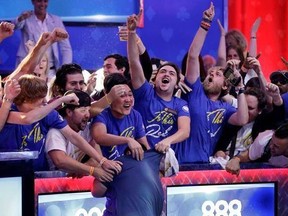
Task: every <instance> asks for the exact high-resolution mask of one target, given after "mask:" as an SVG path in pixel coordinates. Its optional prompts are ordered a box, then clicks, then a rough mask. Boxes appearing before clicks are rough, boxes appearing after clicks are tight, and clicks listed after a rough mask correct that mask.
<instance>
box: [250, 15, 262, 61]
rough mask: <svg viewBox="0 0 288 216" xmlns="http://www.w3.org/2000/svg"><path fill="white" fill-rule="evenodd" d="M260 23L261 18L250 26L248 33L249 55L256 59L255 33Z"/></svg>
mask: <svg viewBox="0 0 288 216" xmlns="http://www.w3.org/2000/svg"><path fill="white" fill-rule="evenodd" d="M260 23H261V18H260V17H258V18H257V19H256V20H255V22H254V23H253V25H252V28H251V32H250V45H249V55H250V56H251V57H256V55H257V31H258V28H259V26H260Z"/></svg>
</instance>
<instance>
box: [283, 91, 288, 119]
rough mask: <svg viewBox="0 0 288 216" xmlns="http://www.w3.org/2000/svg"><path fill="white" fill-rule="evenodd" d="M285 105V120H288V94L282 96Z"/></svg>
mask: <svg viewBox="0 0 288 216" xmlns="http://www.w3.org/2000/svg"><path fill="white" fill-rule="evenodd" d="M282 99H283V104H284V108H285V119H287V118H288V93H285V94H282Z"/></svg>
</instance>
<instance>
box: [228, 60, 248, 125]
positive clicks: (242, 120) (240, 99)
mask: <svg viewBox="0 0 288 216" xmlns="http://www.w3.org/2000/svg"><path fill="white" fill-rule="evenodd" d="M228 62H229V64H230V65H231V67H232V68H233V70H234V76H235V77H238V78H239V79H240V82H239V83H238V85H237V86H235V89H237V90H238V96H237V107H238V108H237V111H236V112H235V113H233V114H232V115H231V116H230V118H229V119H228V122H229V124H232V125H238V126H243V125H245V124H247V122H248V120H249V114H248V106H247V101H246V97H245V94H244V83H243V79H242V76H241V75H240V73H239V71H238V69H237V68H238V64H239V61H238V60H230V61H228ZM228 62H227V63H228Z"/></svg>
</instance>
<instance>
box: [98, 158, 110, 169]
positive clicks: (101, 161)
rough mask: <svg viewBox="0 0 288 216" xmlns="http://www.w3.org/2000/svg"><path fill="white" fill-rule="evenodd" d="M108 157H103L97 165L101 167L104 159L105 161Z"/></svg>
mask: <svg viewBox="0 0 288 216" xmlns="http://www.w3.org/2000/svg"><path fill="white" fill-rule="evenodd" d="M107 160H108V159H107V158H105V157H103V158H102V159H101V160H100V162H99V166H100V167H102V165H103V164H104V162H105V161H107Z"/></svg>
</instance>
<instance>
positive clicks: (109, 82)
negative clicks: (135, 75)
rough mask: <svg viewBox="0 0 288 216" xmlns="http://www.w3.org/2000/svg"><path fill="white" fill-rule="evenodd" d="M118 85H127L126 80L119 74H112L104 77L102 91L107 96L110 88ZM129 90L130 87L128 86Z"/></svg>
mask: <svg viewBox="0 0 288 216" xmlns="http://www.w3.org/2000/svg"><path fill="white" fill-rule="evenodd" d="M119 84H126V85H129V83H128V80H127V79H126V77H125V76H123V75H122V74H120V73H112V74H109V75H108V76H106V77H105V79H104V90H105V92H106V93H107V94H108V93H109V92H110V91H111V89H112V87H113V86H115V85H119ZM129 87H130V88H131V86H130V85H129Z"/></svg>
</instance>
